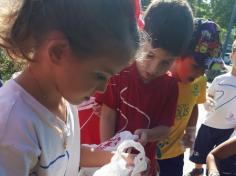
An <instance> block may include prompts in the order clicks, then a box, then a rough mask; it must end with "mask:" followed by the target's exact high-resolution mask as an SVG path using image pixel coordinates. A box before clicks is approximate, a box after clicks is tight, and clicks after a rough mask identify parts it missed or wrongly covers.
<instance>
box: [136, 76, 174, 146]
mask: <svg viewBox="0 0 236 176" xmlns="http://www.w3.org/2000/svg"><path fill="white" fill-rule="evenodd" d="M169 88H171V90H170V91H167V92H168V95H166V103H165V105H164V106H163V107H162V112H161V114H158V115H159V117H158V118H157V119H156V122H155V123H156V124H157V125H156V126H155V127H154V128H151V129H137V130H136V131H135V133H134V134H136V135H138V136H139V141H140V142H141V143H142V144H146V143H147V142H157V141H159V140H163V139H164V138H165V137H166V136H167V135H168V134H169V132H170V130H171V126H173V124H174V121H175V114H176V107H177V100H178V91H179V89H178V84H177V82H176V81H175V80H174V81H172V82H170V85H169ZM163 96H165V95H163Z"/></svg>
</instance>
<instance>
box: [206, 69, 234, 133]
mask: <svg viewBox="0 0 236 176" xmlns="http://www.w3.org/2000/svg"><path fill="white" fill-rule="evenodd" d="M208 94H209V95H213V97H214V101H215V108H214V110H213V111H210V112H209V113H208V114H207V119H206V120H205V122H204V124H205V125H207V126H209V127H212V128H218V129H230V128H234V127H236V106H235V105H236V76H233V75H232V74H231V73H226V74H224V75H220V76H218V77H216V78H215V79H214V81H213V82H212V85H211V86H210V88H209V89H208Z"/></svg>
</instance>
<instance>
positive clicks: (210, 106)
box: [203, 97, 216, 112]
mask: <svg viewBox="0 0 236 176" xmlns="http://www.w3.org/2000/svg"><path fill="white" fill-rule="evenodd" d="M203 105H204V108H205V110H206V111H208V112H210V111H213V110H214V109H215V105H216V102H215V100H214V99H213V98H211V97H207V100H206V102H205V103H204V104H203Z"/></svg>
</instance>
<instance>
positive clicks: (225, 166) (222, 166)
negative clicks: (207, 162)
mask: <svg viewBox="0 0 236 176" xmlns="http://www.w3.org/2000/svg"><path fill="white" fill-rule="evenodd" d="M217 166H218V169H219V171H220V175H221V176H226V175H227V176H233V175H234V176H236V155H234V156H231V157H229V158H226V159H224V160H220V161H219V162H218V164H217Z"/></svg>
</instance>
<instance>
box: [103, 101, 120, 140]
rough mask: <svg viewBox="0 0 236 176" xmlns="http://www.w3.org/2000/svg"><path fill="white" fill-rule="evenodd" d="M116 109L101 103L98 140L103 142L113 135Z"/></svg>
mask: <svg viewBox="0 0 236 176" xmlns="http://www.w3.org/2000/svg"><path fill="white" fill-rule="evenodd" d="M115 123H116V111H115V110H114V109H111V108H110V107H108V106H106V105H105V104H103V105H102V111H101V116H100V140H101V142H104V141H106V140H108V139H110V138H112V137H113V136H114V135H115Z"/></svg>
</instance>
